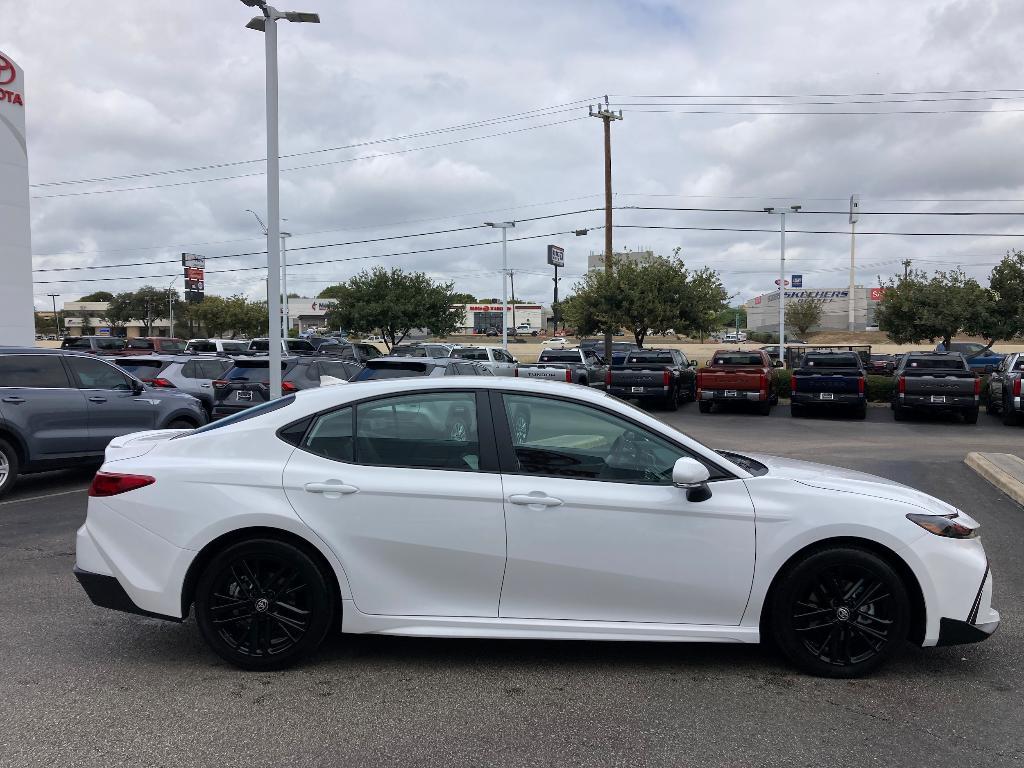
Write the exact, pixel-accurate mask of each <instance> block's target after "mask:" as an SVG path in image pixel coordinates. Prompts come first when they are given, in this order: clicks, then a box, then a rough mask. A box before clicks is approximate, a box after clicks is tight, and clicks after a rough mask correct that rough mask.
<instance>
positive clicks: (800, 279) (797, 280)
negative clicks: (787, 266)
mask: <svg viewBox="0 0 1024 768" xmlns="http://www.w3.org/2000/svg"><path fill="white" fill-rule="evenodd" d="M792 284H793V287H794V288H803V287H804V276H803V275H793V280H792Z"/></svg>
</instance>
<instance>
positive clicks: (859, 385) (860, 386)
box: [857, 379, 864, 395]
mask: <svg viewBox="0 0 1024 768" xmlns="http://www.w3.org/2000/svg"><path fill="white" fill-rule="evenodd" d="M857 394H858V395H863V394H864V379H857Z"/></svg>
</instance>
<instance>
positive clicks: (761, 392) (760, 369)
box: [697, 349, 783, 416]
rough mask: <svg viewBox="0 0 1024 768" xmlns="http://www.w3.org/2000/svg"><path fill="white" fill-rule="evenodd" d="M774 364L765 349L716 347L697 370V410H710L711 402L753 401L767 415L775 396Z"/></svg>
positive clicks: (776, 400)
mask: <svg viewBox="0 0 1024 768" xmlns="http://www.w3.org/2000/svg"><path fill="white" fill-rule="evenodd" d="M782 366H783V363H782V361H776V362H775V363H774V364H773V363H772V361H771V359H770V358H769V357H768V354H767V353H766V352H762V351H761V350H755V351H753V352H751V351H744V350H738V349H737V350H729V349H720V350H719V351H717V352H715V354H714V357H712V358H711V359H710V360H708V364H707V366H705V367H704V368H701V369H700V370H699V371H697V399H698V404H699V408H700V412H701V413H711V409H712V408H713V407H714V405H715V403H735V402H744V403H754V404H755V405H756V406H757V410H758V413H760V414H761V415H762V416H767V415H768V414H769V413H771V409H772V406H773V405H775V404H776V403H777V402H778V397H777V396H776V395H773V394H772V391H771V378H772V368H781V367H782Z"/></svg>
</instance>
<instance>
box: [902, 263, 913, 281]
mask: <svg viewBox="0 0 1024 768" xmlns="http://www.w3.org/2000/svg"><path fill="white" fill-rule="evenodd" d="M913 263H914V262H912V261H911V260H910V259H905V260H904V261H903V279H904V280H906V279H907V278H909V277H910V265H911V264H913Z"/></svg>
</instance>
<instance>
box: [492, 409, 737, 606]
mask: <svg viewBox="0 0 1024 768" xmlns="http://www.w3.org/2000/svg"><path fill="white" fill-rule="evenodd" d="M493 410H494V413H493V418H494V421H495V434H496V437H497V441H498V450H499V455H500V458H501V467H502V484H503V487H504V493H505V525H506V530H507V537H508V561H507V563H506V566H505V579H504V584H503V587H502V591H501V604H500V610H499V616H501V617H502V618H505V617H508V618H521V619H566V620H593V621H636V622H663V623H673V624H715V625H729V626H732V625H736V624H738V623H739V621H740V619H741V617H742V615H743V610H744V607H745V606H746V602H747V597H748V595H749V593H750V586H751V582H752V579H753V571H754V509H753V504H752V502H751V500H750V496H749V494H748V493H747V489H746V486H745V484H744V483H743V481H742V480H740V479H737V478H734V477H733V476H731V475H729V474H728V473H727V472H725V471H724V470H722V469H721V468H719V467H717V466H715V465H713V464H710V463H709V462H708V461H707V460H706V459H703V458H702V457H700V456H699V455H693V454H691V453H689V452H688V451H686V450H685V449H684V448H682V447H680V446H678V445H677V444H675V443H674V442H672V441H670V440H668V439H666V438H664V437H662V436H659V435H656V434H654V433H653V432H651V431H649V430H648V429H647V428H645V427H643V426H640V425H638V424H636V423H634V422H632V421H629V420H627V419H625V418H623V417H621V416H619V415H617V414H615V413H613V412H611V411H609V410H606V409H603V408H599V407H597V406H596V405H589V404H582V403H578V402H574V401H569V400H566V399H562V398H559V397H557V396H548V395H535V394H515V393H502V394H500V395H497V394H496V395H495V397H494V406H493ZM683 456H692V457H693V458H696V459H698V460H699V461H702V462H703V463H704V464H705V465H708V468H709V471H710V472H711V475H712V481H711V482H710V483H709V488H710V489H711V491H712V495H711V498H709V499H707V500H705V501H689V500H688V499H687V493H686V491H684V490H682V489H679V488H676V487H675V486H673V485H672V482H671V475H672V467H673V465H674V464H675V461H676V460H677V459H678V458H680V457H683Z"/></svg>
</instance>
